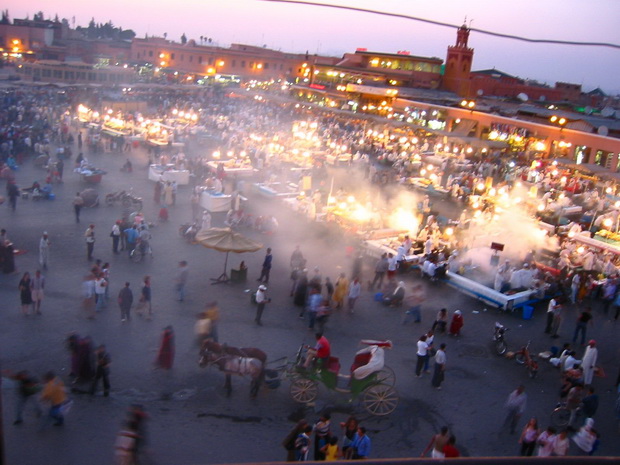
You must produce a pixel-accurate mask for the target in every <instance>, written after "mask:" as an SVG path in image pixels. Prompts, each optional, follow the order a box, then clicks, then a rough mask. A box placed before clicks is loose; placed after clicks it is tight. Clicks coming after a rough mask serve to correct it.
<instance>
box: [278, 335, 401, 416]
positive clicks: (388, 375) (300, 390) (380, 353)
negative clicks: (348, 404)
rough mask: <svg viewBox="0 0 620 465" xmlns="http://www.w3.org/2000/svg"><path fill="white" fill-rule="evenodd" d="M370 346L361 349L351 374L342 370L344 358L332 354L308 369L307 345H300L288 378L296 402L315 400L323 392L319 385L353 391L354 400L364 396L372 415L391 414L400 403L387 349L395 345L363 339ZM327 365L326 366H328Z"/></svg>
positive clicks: (350, 392)
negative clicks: (305, 364) (385, 361)
mask: <svg viewBox="0 0 620 465" xmlns="http://www.w3.org/2000/svg"><path fill="white" fill-rule="evenodd" d="M361 343H362V344H364V345H366V347H364V348H363V349H361V350H359V351H357V353H356V354H355V359H354V361H353V364H352V365H351V368H350V374H343V373H341V372H340V361H339V359H338V358H336V357H329V359H328V361H327V363H323V362H322V361H321V360H320V359H319V360H316V361H315V362H316V363H315V365H314V366H313V367H310V368H308V369H306V368H305V367H304V366H303V365H301V364H300V363H301V362H302V355H303V351H304V348H305V345H303V344H302V346H301V347H300V348H299V351H298V352H297V357H296V359H295V364H294V365H293V366H292V367H289V369H288V371H287V377H288V378H289V379H290V380H291V387H290V393H291V397H292V398H293V400H295V401H296V402H299V403H302V404H307V403H310V402H313V401H314V400H315V399H316V397H317V395H318V391H319V384H323V386H325V387H326V388H327V389H329V390H333V391H336V392H341V393H345V394H349V396H350V398H351V400H355V399H358V398H359V399H360V402H361V405H362V407H363V408H364V409H365V410H366V411H367V412H368V413H370V414H372V415H378V416H382V415H389V414H390V413H392V412H393V411H394V410H395V409H396V406H397V405H398V401H399V397H398V392H397V391H396V389H395V388H394V384H395V382H396V376H395V374H394V371H393V370H392V369H391V368H390V367H387V366H385V363H384V360H385V358H384V357H385V350H384V349H386V348H388V349H389V348H391V347H392V343H391V342H390V341H374V340H363V341H361ZM325 365H326V366H325Z"/></svg>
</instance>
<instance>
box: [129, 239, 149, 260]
mask: <svg viewBox="0 0 620 465" xmlns="http://www.w3.org/2000/svg"><path fill="white" fill-rule="evenodd" d="M147 254H148V255H150V256H151V259H152V258H153V249H152V248H151V244H147V245H146V247H143V246H142V244H140V243H138V244H136V246H135V248H134V249H133V250H132V251H131V253H130V254H129V258H130V259H131V261H132V262H134V263H139V262H141V261H142V260H143V259H144V256H145V255H147Z"/></svg>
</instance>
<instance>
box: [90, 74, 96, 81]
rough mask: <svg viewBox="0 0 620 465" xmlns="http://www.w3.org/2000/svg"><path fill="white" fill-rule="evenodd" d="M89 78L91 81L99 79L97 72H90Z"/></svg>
mask: <svg viewBox="0 0 620 465" xmlns="http://www.w3.org/2000/svg"><path fill="white" fill-rule="evenodd" d="M88 80H89V81H96V80H97V73H88Z"/></svg>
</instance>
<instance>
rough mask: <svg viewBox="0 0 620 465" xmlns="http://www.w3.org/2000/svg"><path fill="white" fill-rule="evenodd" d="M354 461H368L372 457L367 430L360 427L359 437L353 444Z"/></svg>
mask: <svg viewBox="0 0 620 465" xmlns="http://www.w3.org/2000/svg"><path fill="white" fill-rule="evenodd" d="M351 448H352V449H353V451H354V452H353V458H354V459H358V460H359V459H367V458H368V456H369V455H370V438H369V437H368V436H366V428H364V427H363V426H360V427H359V428H358V429H357V436H355V439H354V440H353V443H352V444H351Z"/></svg>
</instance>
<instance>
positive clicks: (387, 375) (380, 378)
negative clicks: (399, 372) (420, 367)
mask: <svg viewBox="0 0 620 465" xmlns="http://www.w3.org/2000/svg"><path fill="white" fill-rule="evenodd" d="M377 382H378V383H383V384H388V385H390V386H394V385H396V373H394V370H392V369H391V368H390V367H388V366H384V367H383V368H381V369H380V370H379V371H378V372H377Z"/></svg>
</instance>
